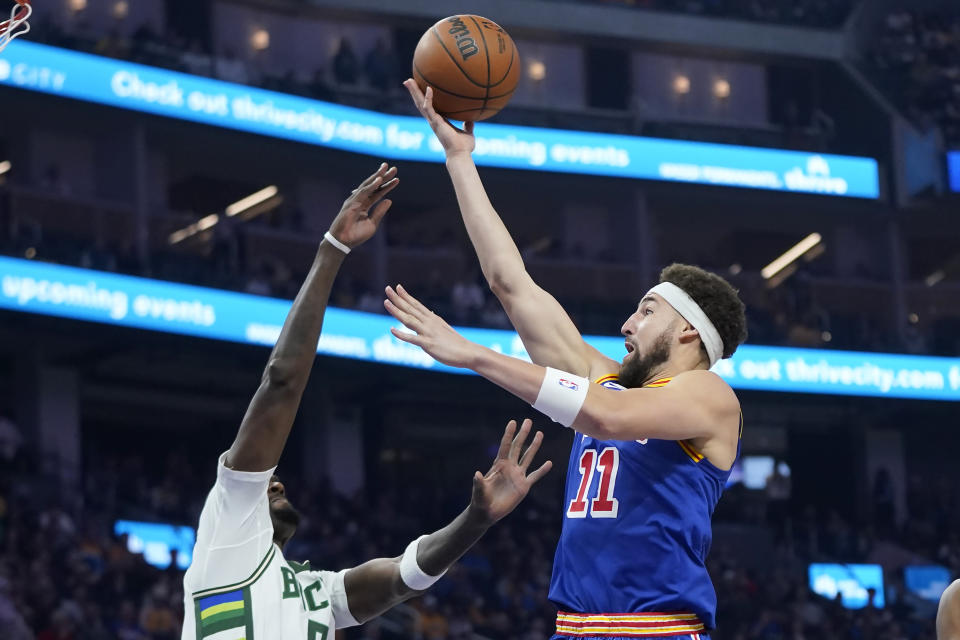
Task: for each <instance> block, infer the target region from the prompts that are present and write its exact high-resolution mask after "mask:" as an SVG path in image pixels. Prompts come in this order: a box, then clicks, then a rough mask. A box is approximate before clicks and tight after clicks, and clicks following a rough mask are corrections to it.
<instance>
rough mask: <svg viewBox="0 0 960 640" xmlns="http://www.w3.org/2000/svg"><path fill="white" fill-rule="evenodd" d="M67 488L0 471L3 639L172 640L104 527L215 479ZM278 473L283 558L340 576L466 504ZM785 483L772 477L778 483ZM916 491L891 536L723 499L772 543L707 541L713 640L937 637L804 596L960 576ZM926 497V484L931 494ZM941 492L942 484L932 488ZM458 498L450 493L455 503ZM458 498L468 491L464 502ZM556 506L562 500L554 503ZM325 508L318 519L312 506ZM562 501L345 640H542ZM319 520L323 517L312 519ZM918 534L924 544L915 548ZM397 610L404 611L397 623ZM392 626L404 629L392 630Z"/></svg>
mask: <svg viewBox="0 0 960 640" xmlns="http://www.w3.org/2000/svg"><path fill="white" fill-rule="evenodd" d="M91 455H92V454H90V453H88V456H87V457H88V460H87V462H88V465H87V469H86V472H85V473H84V474H83V476H82V477H83V481H82V483H77V484H76V485H75V486H74V488H66V489H65V488H64V486H63V484H62V483H61V482H60V481H59V480H54V479H51V478H47V477H44V476H43V475H41V474H40V473H39V472H38V469H39V468H40V465H38V464H37V463H36V461H35V460H33V459H31V458H30V456H29V455H28V454H25V453H24V452H23V450H22V449H21V450H20V452H19V453H16V454H14V456H13V457H12V458H9V459H5V462H6V463H7V464H5V466H4V467H3V470H2V471H0V629H2V630H3V631H4V634H3V637H4V638H5V639H6V640H34V639H36V640H100V639H103V640H106V639H108V638H110V639H113V638H116V639H120V640H172V639H174V638H179V636H180V626H181V625H182V623H183V605H182V577H183V574H182V571H181V570H179V569H177V568H176V567H175V565H174V564H171V566H170V567H169V568H167V569H158V568H156V567H153V566H151V565H148V564H147V563H146V562H145V561H144V559H143V557H142V556H140V555H139V554H135V553H131V552H130V551H129V550H128V548H127V544H126V543H127V540H126V538H125V536H115V535H113V534H112V532H111V527H112V524H113V522H114V520H115V519H117V518H125V519H135V520H136V519H140V520H148V521H160V522H170V523H174V524H186V525H189V526H195V523H196V521H197V517H198V514H199V511H200V508H201V506H202V502H203V499H204V497H205V494H206V491H207V487H208V486H210V484H211V483H212V481H213V476H214V469H213V466H212V464H211V463H210V461H209V460H206V461H204V460H200V459H195V458H196V457H197V456H196V455H195V454H194V455H193V456H192V457H191V454H190V453H188V452H187V451H185V450H180V449H177V450H170V451H166V452H165V455H159V456H157V455H151V456H150V457H149V458H148V457H147V456H146V455H145V454H143V453H136V452H131V451H124V452H120V451H112V450H110V449H104V448H103V443H100V444H99V445H97V453H96V455H95V456H93V458H95V459H91ZM288 471H289V470H287V469H285V470H284V481H285V484H286V485H287V487H288V493H289V494H290V495H291V498H292V500H293V501H294V503H295V504H298V505H299V506H300V508H301V509H302V511H303V512H304V516H305V518H304V521H303V523H302V525H301V527H300V530H299V531H298V534H297V536H296V537H295V538H294V540H293V541H292V542H291V544H290V546H289V547H288V548H287V550H286V555H287V557H289V558H291V559H301V560H303V559H309V560H310V561H311V564H312V565H313V566H314V567H322V568H325V569H331V570H338V569H341V568H346V567H350V566H354V565H356V564H359V563H361V562H363V561H365V560H367V559H370V558H372V557H376V556H384V555H389V556H393V555H397V554H399V553H400V552H401V551H402V549H403V547H404V546H405V544H406V542H408V541H409V540H410V539H411V538H413V537H415V536H417V535H420V534H421V533H423V532H424V531H426V530H430V529H432V528H434V527H437V526H440V525H441V524H442V523H443V522H445V521H447V520H448V519H449V518H450V517H452V515H454V514H455V513H457V512H458V511H459V510H460V509H461V508H462V507H463V504H464V503H465V501H466V499H467V494H468V490H467V488H464V487H460V486H459V485H458V484H457V483H456V482H451V483H446V484H444V485H437V486H429V487H428V486H401V485H391V486H389V487H381V488H379V489H377V490H361V491H359V492H358V493H357V494H356V495H353V496H342V495H337V494H336V493H335V492H333V491H331V490H330V488H329V486H326V485H322V486H304V484H303V483H302V482H300V481H298V480H297V479H296V477H295V476H294V475H292V474H290V473H288ZM780 480H781V481H782V480H783V478H782V477H781V478H780ZM924 480H925V479H920V478H917V479H914V480H913V481H911V489H910V490H909V491H908V502H907V508H908V513H907V514H906V515H907V517H906V518H904V519H902V522H903V525H902V526H898V525H897V524H895V519H894V516H895V514H894V513H893V512H892V511H891V510H889V509H886V508H885V507H884V504H885V501H884V492H883V490H882V489H875V491H874V494H873V508H872V513H871V515H870V517H869V518H868V519H867V520H866V521H863V522H857V523H854V522H851V521H850V520H848V519H847V518H845V517H842V516H841V515H840V514H839V513H838V512H837V511H835V510H829V509H825V508H823V507H819V508H818V507H816V506H814V505H800V504H796V503H795V502H793V501H791V500H790V499H789V495H790V491H789V486H788V487H787V490H786V492H784V491H782V490H780V489H782V488H783V486H782V484H780V485H779V489H774V487H777V486H778V484H777V482H776V481H768V489H767V490H766V491H762V490H748V489H745V488H744V487H743V486H742V485H737V486H735V487H733V488H731V489H728V491H727V494H726V495H725V496H724V497H723V499H722V501H721V504H720V508H719V509H718V511H717V513H716V514H715V518H714V522H715V527H716V528H717V529H718V531H719V530H721V529H723V527H724V525H726V524H731V523H734V524H736V525H737V527H738V528H739V529H738V530H739V531H744V530H748V529H749V530H753V531H755V532H759V533H760V535H765V536H767V537H768V538H770V539H772V540H775V545H774V547H773V549H772V551H771V553H770V554H766V555H764V556H758V554H757V553H755V552H753V551H751V550H750V549H746V548H743V547H744V545H743V544H741V543H739V541H738V540H737V539H736V537H734V538H731V537H730V536H729V535H726V536H724V535H719V534H718V536H717V538H718V539H717V541H715V544H714V549H713V550H712V552H711V556H710V559H709V569H710V572H711V574H712V577H713V580H714V582H715V585H716V588H717V592H718V595H719V610H718V625H719V629H718V630H717V631H716V632H715V633H714V634H713V636H712V637H714V638H715V639H716V640H778V639H784V638H790V639H791V640H814V639H816V640H865V639H868V638H869V639H871V640H906V638H918V637H932V627H933V617H934V615H935V603H930V602H924V601H921V600H919V599H917V598H916V597H915V596H912V595H911V594H909V593H908V592H907V591H906V590H905V589H904V584H903V581H902V579H901V577H900V575H899V572H897V571H888V572H887V576H886V584H887V587H886V589H885V595H886V604H885V606H884V607H883V608H877V607H874V606H872V605H870V606H867V607H865V608H862V609H859V610H850V609H846V608H844V607H843V606H842V603H841V602H840V600H839V598H837V599H829V598H824V597H821V596H819V595H817V594H815V593H812V592H811V591H810V590H809V589H808V587H807V577H806V564H807V563H808V562H811V561H827V562H830V561H833V562H859V561H870V560H873V561H876V555H875V553H876V548H877V547H878V546H879V545H880V544H887V545H891V544H892V545H897V546H898V547H901V548H902V549H903V551H904V552H909V553H912V554H913V557H915V558H920V559H921V560H920V562H923V561H926V562H927V563H932V562H937V563H940V564H942V565H944V566H947V567H948V568H949V569H950V570H951V571H952V572H953V573H954V574H956V573H957V572H960V540H958V539H957V536H956V534H955V533H954V534H953V535H952V536H951V535H950V534H949V532H950V531H953V532H956V531H957V525H958V522H957V514H958V510H957V509H956V506H957V505H956V500H957V497H958V496H957V490H956V487H953V486H951V485H949V484H947V483H941V484H940V485H939V486H938V488H937V489H936V490H933V491H931V490H929V489H923V488H922V487H921V486H920V485H921V484H923V483H924ZM926 484H927V485H928V486H929V484H930V483H929V482H927V483H926ZM933 484H934V485H936V483H933ZM451 487H452V488H451ZM461 489H462V490H461ZM554 498H556V499H554ZM320 505H322V509H321V508H320ZM560 513H561V505H560V504H559V497H558V496H556V497H551V496H550V495H548V494H546V493H544V492H540V493H538V494H536V496H532V497H531V498H530V499H528V500H527V501H525V502H524V503H523V504H521V506H520V507H519V508H518V510H517V511H516V512H515V513H514V514H512V515H511V516H509V517H508V518H507V519H505V520H504V521H503V522H501V523H499V524H498V525H497V526H496V528H494V529H493V530H491V531H490V532H489V533H488V534H487V536H486V537H485V538H484V539H482V540H481V542H480V543H479V544H478V545H477V546H476V547H474V549H473V550H471V551H470V552H469V553H468V554H467V555H466V556H465V557H464V558H463V559H462V560H461V562H460V563H459V564H458V565H457V567H456V568H455V569H453V570H451V572H450V573H449V574H448V576H447V577H445V578H444V579H443V580H441V581H440V582H439V583H438V584H437V585H436V586H435V587H434V588H433V589H432V590H431V591H430V592H429V593H428V594H427V595H426V596H425V597H421V598H418V599H416V600H414V601H412V602H411V603H410V605H411V606H412V609H413V611H415V612H416V613H415V614H413V615H409V616H407V617H405V618H403V620H404V621H401V622H396V621H395V622H394V624H392V625H391V624H385V623H381V622H375V623H371V624H368V625H365V626H364V627H360V628H358V629H353V630H350V631H348V632H342V633H341V634H339V635H338V638H340V639H341V640H375V639H377V638H380V639H385V640H387V639H392V638H416V639H423V640H445V639H448V638H449V639H451V640H453V639H456V640H467V639H473V638H475V635H474V634H479V635H481V636H483V637H487V638H494V639H496V640H544V639H545V638H548V637H549V636H550V635H551V633H552V631H553V623H554V616H555V608H554V606H553V605H552V604H551V603H550V602H549V600H548V599H547V588H548V584H549V578H550V572H551V563H552V558H553V550H554V548H555V545H556V542H557V536H558V533H559V525H560V516H559V514H560ZM320 514H322V516H321V515H320ZM918 531H922V533H919V534H918ZM408 612H409V610H408ZM398 625H399V626H398Z"/></svg>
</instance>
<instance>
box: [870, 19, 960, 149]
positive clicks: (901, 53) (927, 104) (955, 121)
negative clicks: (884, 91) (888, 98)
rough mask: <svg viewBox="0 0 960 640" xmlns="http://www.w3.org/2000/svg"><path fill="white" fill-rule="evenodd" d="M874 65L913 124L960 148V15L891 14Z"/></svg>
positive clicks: (874, 57)
mask: <svg viewBox="0 0 960 640" xmlns="http://www.w3.org/2000/svg"><path fill="white" fill-rule="evenodd" d="M873 60H874V62H875V64H876V66H877V67H878V68H879V69H880V70H881V71H883V75H884V77H885V81H889V82H891V83H892V86H891V87H890V89H891V91H890V94H891V95H892V96H895V97H896V98H897V99H898V100H899V101H900V102H901V104H902V106H903V107H904V108H905V109H906V111H907V113H908V114H909V115H910V116H911V117H912V119H913V120H915V121H916V122H918V123H920V124H924V125H933V124H936V125H939V126H940V127H941V129H942V130H943V133H944V136H945V138H946V139H947V141H948V142H950V143H952V144H960V11H958V10H957V9H956V8H955V7H954V8H950V7H948V6H946V5H944V6H942V7H941V8H940V9H939V10H936V11H922V10H914V11H911V10H899V11H896V12H893V13H890V14H889V15H888V16H887V18H886V22H885V27H884V31H883V33H882V35H881V37H880V38H879V39H878V41H877V46H876V50H875V51H874V55H873Z"/></svg>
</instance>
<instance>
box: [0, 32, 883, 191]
mask: <svg viewBox="0 0 960 640" xmlns="http://www.w3.org/2000/svg"><path fill="white" fill-rule="evenodd" d="M0 85H8V86H13V87H18V88H21V89H27V90H31V91H39V92H44V93H50V94H54V95H59V96H64V97H69V98H76V99H78V100H86V101H89V102H95V103H99V104H105V105H110V106H114V107H121V108H124V109H132V110H135V111H142V112H145V113H152V114H157V115H161V116H167V117H170V118H179V119H182V120H191V121H194V122H199V123H203V124H209V125H215V126H219V127H227V128H231V129H236V130H239V131H247V132H250V133H257V134H261V135H265V136H272V137H275V138H284V139H288V140H295V141H297V142H303V143H307V144H314V145H319V146H324V147H330V148H333V149H341V150H343V151H351V152H355V153H363V154H367V155H372V156H377V157H378V158H392V159H396V160H415V161H424V162H442V161H443V152H442V149H441V148H440V145H439V142H438V141H437V139H436V137H435V136H434V135H433V133H432V132H431V131H430V127H429V126H428V125H427V124H426V122H424V121H423V119H422V118H419V117H410V116H397V115H389V114H383V113H378V112H374V111H366V110H363V109H356V108H353V107H345V106H342V105H336V104H330V103H327V102H320V101H318V100H311V99H309V98H303V97H299V96H293V95H287V94H282V93H276V92H273V91H266V90H263V89H257V88H253V87H248V86H244V85H237V84H232V83H228V82H221V81H219V80H212V79H209V78H203V77H198V76H191V75H187V74H183V73H178V72H174V71H168V70H165V69H157V68H154V67H147V66H144V65H139V64H135V63H132V62H125V61H122V60H114V59H111V58H102V57H99V56H94V55H90V54H85V53H79V52H76V51H68V50H65V49H59V48H56V47H50V46H46V45H41V44H37V43H33V42H29V41H25V40H23V39H20V40H17V41H15V42H12V43H11V44H10V46H9V47H7V49H6V50H5V51H4V53H3V55H2V57H0ZM476 138H477V144H476V147H477V148H476V151H475V153H474V157H475V158H476V161H477V164H478V165H486V166H492V167H504V168H510V169H530V170H537V171H552V172H562V173H578V174H592V175H601V176H614V177H623V178H642V179H647V180H667V181H676V182H688V183H697V184H707V185H714V186H727V187H742V188H749V189H768V190H773V191H784V192H795V193H815V194H821V195H829V196H845V197H854V198H878V197H879V196H880V187H879V173H878V167H877V162H876V161H875V160H874V159H872V158H858V157H851V156H838V155H829V154H812V153H804V152H799V151H783V150H778V149H762V148H755V147H741V146H734V145H723V144H709V143H703V142H688V141H682V140H664V139H657V138H641V137H635V136H624V135H613V134H604V133H590V132H584V131H566V130H556V129H541V128H535V127H519V126H511V125H501V124H488V123H481V124H480V125H479V126H478V127H477V131H476Z"/></svg>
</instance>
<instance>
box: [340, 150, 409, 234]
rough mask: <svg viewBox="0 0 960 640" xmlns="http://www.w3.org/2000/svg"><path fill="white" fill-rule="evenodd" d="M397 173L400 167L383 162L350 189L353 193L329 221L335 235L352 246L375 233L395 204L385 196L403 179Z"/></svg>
mask: <svg viewBox="0 0 960 640" xmlns="http://www.w3.org/2000/svg"><path fill="white" fill-rule="evenodd" d="M396 176H397V168H396V167H388V166H387V163H386V162H384V163H382V164H381V165H380V168H379V169H377V171H376V173H374V174H373V175H371V176H370V177H368V178H367V179H366V180H364V181H363V182H361V183H360V186H358V187H357V188H356V189H354V190H353V191H351V192H350V196H349V197H348V198H347V199H346V200H344V201H343V207H341V208H340V213H339V214H337V217H336V218H335V219H334V221H333V224H331V225H330V233H331V234H333V237H334V238H336V239H337V240H339V241H340V242H342V243H343V244H345V245H347V246H348V247H350V248H351V249H352V248H354V247H356V246H358V245H361V244H363V243H364V242H366V241H367V240H369V239H370V238H371V237H373V234H374V233H375V232H376V230H377V227H379V226H380V222H381V221H382V220H383V217H384V216H385V215H387V211H388V210H389V209H390V205H391V204H393V201H391V200H390V199H384V196H385V195H387V194H388V193H390V192H391V191H393V190H394V189H396V187H397V185H398V184H400V179H399V178H397V177H396ZM378 200H379V203H377V201H378ZM375 203H376V206H374V205H375Z"/></svg>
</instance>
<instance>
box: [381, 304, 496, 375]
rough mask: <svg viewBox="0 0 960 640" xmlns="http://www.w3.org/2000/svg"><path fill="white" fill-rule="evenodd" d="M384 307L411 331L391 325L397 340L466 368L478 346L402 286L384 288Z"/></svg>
mask: <svg viewBox="0 0 960 640" xmlns="http://www.w3.org/2000/svg"><path fill="white" fill-rule="evenodd" d="M386 293H387V299H386V300H384V301H383V306H384V308H386V310H387V312H388V313H389V314H390V315H392V316H393V317H394V318H396V319H397V320H399V321H400V322H402V323H403V326H405V327H406V328H407V329H409V330H410V331H412V332H413V333H407V332H404V331H401V330H400V329H397V328H396V327H393V328H391V329H390V332H391V333H392V334H393V335H394V336H395V337H396V338H397V339H398V340H402V341H404V342H409V343H410V344H415V345H417V346H418V347H420V348H421V349H423V350H424V351H426V352H427V354H428V355H430V356H431V357H432V358H433V359H434V360H437V361H438V362H441V363H443V364H445V365H447V366H450V367H469V366H470V362H471V361H472V359H473V356H474V355H475V354H476V352H477V349H478V348H481V347H478V345H476V344H474V343H472V342H470V341H469V340H467V339H466V338H464V337H463V336H462V335H460V334H459V333H457V332H456V330H454V328H453V327H451V326H450V325H449V324H447V323H446V321H445V320H444V319H443V318H441V317H440V316H438V315H437V314H435V313H434V312H432V311H430V309H427V308H426V307H425V306H424V305H423V303H422V302H420V301H419V300H417V299H416V298H414V297H413V296H412V295H410V293H408V292H407V290H406V289H404V288H403V287H402V286H400V285H397V288H396V289H394V288H393V287H387V288H386Z"/></svg>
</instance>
